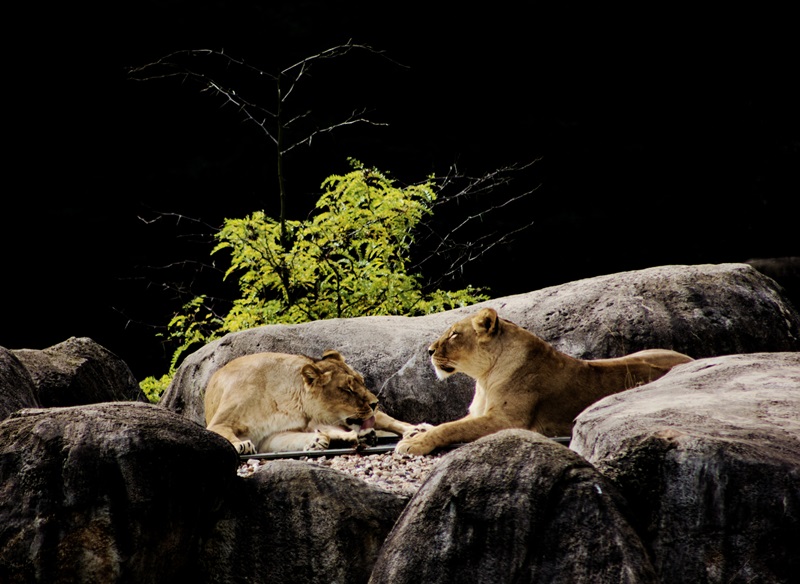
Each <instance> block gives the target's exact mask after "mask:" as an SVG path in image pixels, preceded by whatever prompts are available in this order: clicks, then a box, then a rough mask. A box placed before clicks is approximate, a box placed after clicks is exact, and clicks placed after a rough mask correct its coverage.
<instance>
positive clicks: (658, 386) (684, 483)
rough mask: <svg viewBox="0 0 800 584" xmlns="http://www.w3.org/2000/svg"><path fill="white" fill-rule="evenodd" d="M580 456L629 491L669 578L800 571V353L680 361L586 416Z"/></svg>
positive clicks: (741, 577) (735, 578)
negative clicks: (688, 361) (674, 366)
mask: <svg viewBox="0 0 800 584" xmlns="http://www.w3.org/2000/svg"><path fill="white" fill-rule="evenodd" d="M571 448H572V449H573V450H575V451H576V452H577V453H578V454H580V455H582V456H583V457H584V458H586V459H587V460H588V461H589V462H591V463H592V464H594V465H595V466H596V467H597V468H598V470H600V471H601V472H602V473H603V474H604V475H606V476H608V477H609V478H611V479H612V480H613V481H614V483H615V484H617V485H618V487H619V488H620V491H621V492H622V494H623V495H624V497H625V498H626V500H627V501H628V502H629V503H630V505H631V509H632V511H633V517H634V518H635V525H636V527H637V529H638V530H639V533H640V534H641V535H642V538H643V541H644V542H645V544H646V545H647V547H648V549H649V551H650V553H651V557H652V559H653V564H654V567H655V569H656V571H657V572H658V575H659V578H660V581H661V582H719V583H722V582H769V583H772V582H775V583H782V582H790V581H793V580H795V579H796V578H797V575H798V574H800V554H798V547H797V545H798V543H797V542H798V541H800V353H797V352H794V353H769V354H748V355H731V356H723V357H714V358H707V359H702V360H698V361H694V362H692V363H687V364H684V365H680V366H678V367H676V368H674V369H673V370H672V371H670V372H669V373H668V374H667V375H665V376H664V377H662V378H660V379H659V380H656V381H654V382H652V383H650V384H648V385H645V386H642V387H640V388H637V389H632V390H630V391H626V392H623V393H621V394H616V395H613V396H609V397H607V398H605V399H603V400H601V401H599V402H597V403H596V404H594V405H593V406H590V407H589V408H588V409H586V410H585V411H584V412H583V413H582V414H580V415H579V416H578V418H577V420H576V425H575V429H574V431H573V439H572V443H571Z"/></svg>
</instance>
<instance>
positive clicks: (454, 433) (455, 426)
mask: <svg viewBox="0 0 800 584" xmlns="http://www.w3.org/2000/svg"><path fill="white" fill-rule="evenodd" d="M514 427H518V426H515V425H513V424H512V423H510V422H509V421H508V420H505V419H502V418H496V417H491V416H476V417H470V416H467V417H466V418H462V419H460V420H456V421H455V422H445V423H444V424H439V425H438V426H433V427H432V428H430V429H429V430H427V431H425V432H421V433H418V434H414V435H411V436H409V437H408V438H403V439H402V440H401V441H400V442H398V443H397V446H396V447H395V452H399V453H401V454H403V453H408V454H428V453H429V452H431V451H432V450H435V449H436V448H441V447H443V446H448V445H450V444H458V443H460V442H472V441H473V440H477V439H478V438H482V437H484V436H488V435H489V434H492V433H494V432H498V431H500V430H505V429H506V428H514Z"/></svg>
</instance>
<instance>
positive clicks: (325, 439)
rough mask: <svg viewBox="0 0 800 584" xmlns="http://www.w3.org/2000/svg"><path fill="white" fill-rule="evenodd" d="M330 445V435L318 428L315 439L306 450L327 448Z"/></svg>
mask: <svg viewBox="0 0 800 584" xmlns="http://www.w3.org/2000/svg"><path fill="white" fill-rule="evenodd" d="M330 445H331V439H330V437H329V436H328V435H327V434H325V433H324V432H320V431H319V430H316V431H315V432H314V441H313V442H312V443H311V444H309V445H308V447H307V448H306V450H327V449H328V447H329V446H330Z"/></svg>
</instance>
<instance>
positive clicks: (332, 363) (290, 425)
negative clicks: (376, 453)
mask: <svg viewBox="0 0 800 584" xmlns="http://www.w3.org/2000/svg"><path fill="white" fill-rule="evenodd" d="M205 409H206V427H207V429H208V430H211V431H212V432H216V433H217V434H219V435H221V436H224V437H225V438H227V439H228V440H230V442H231V443H232V444H233V446H234V447H235V448H236V451H237V452H238V453H239V454H255V453H258V452H288V451H301V450H325V449H326V448H328V446H329V445H330V441H331V440H344V441H346V442H351V443H354V444H358V443H359V440H361V439H363V438H364V436H365V435H367V434H373V435H374V434H375V431H376V430H386V431H389V432H393V433H395V434H398V435H402V434H403V433H404V432H408V431H409V430H413V429H416V431H419V430H420V429H421V428H424V427H430V426H429V425H427V424H423V425H421V426H413V425H411V424H407V423H405V422H401V421H399V420H395V419H394V418H392V417H391V416H389V415H387V414H385V413H384V412H382V411H380V410H379V409H378V398H376V397H375V395H373V394H372V392H370V391H369V390H368V389H367V388H366V386H365V385H364V378H363V377H362V376H361V375H360V374H359V373H357V372H356V371H354V370H353V369H352V368H351V367H350V366H349V365H347V364H346V363H345V362H344V359H343V358H342V356H341V355H340V354H339V353H338V352H337V351H325V352H324V353H323V354H322V358H321V359H312V358H311V357H306V356H304V355H289V354H284V353H256V354H253V355H245V356H244V357H239V358H237V359H233V360H232V361H230V362H229V363H227V364H226V365H225V366H223V367H222V368H221V369H219V370H218V371H216V372H215V373H214V374H213V375H212V376H211V379H210V380H209V382H208V386H207V387H206V395H205Z"/></svg>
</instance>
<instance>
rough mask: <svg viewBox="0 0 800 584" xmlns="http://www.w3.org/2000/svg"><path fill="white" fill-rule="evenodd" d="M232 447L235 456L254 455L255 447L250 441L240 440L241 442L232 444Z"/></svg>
mask: <svg viewBox="0 0 800 584" xmlns="http://www.w3.org/2000/svg"><path fill="white" fill-rule="evenodd" d="M233 446H234V447H235V448H236V453H237V454H240V455H241V454H256V446H255V444H253V442H252V441H251V440H242V441H241V442H234V443H233Z"/></svg>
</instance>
